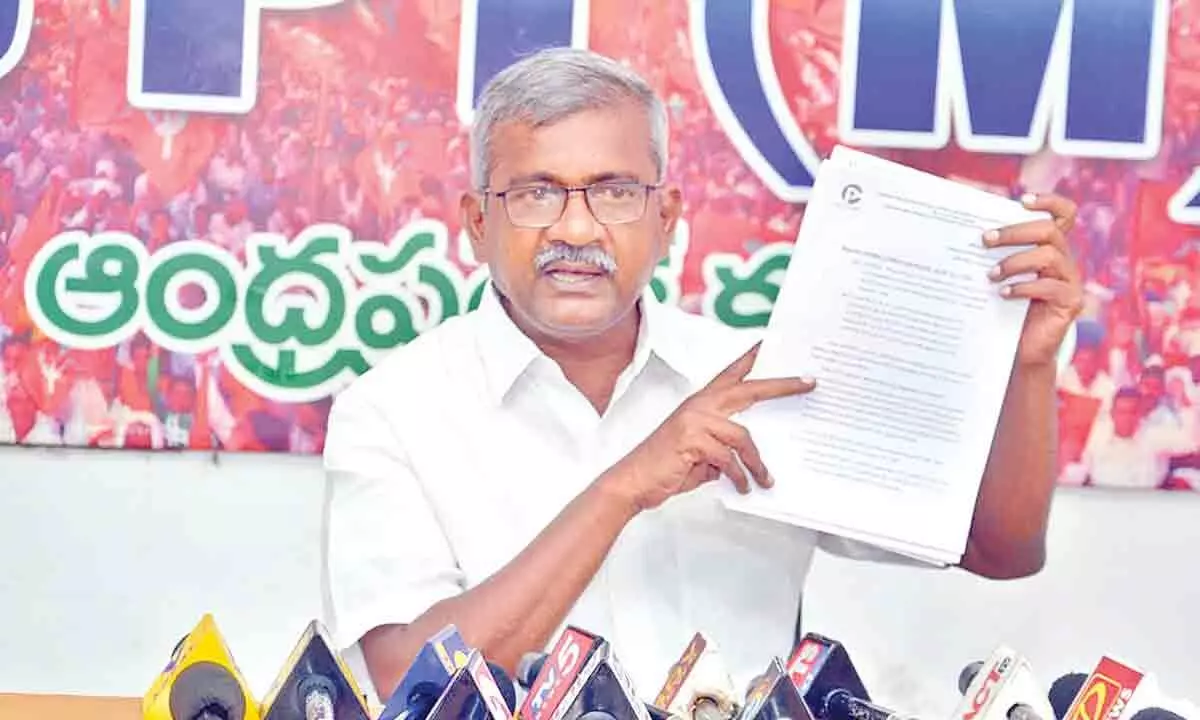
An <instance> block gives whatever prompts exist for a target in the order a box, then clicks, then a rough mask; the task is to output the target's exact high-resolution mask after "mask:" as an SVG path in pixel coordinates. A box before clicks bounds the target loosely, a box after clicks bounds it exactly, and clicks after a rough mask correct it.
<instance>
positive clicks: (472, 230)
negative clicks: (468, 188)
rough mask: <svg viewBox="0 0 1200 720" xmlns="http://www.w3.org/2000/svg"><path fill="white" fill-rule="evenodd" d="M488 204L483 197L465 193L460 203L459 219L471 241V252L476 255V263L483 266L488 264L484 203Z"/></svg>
mask: <svg viewBox="0 0 1200 720" xmlns="http://www.w3.org/2000/svg"><path fill="white" fill-rule="evenodd" d="M486 202H487V200H485V199H484V197H483V196H482V195H477V194H476V193H474V192H465V193H463V196H462V199H461V200H460V201H459V203H458V214H459V219H460V220H461V221H462V226H463V227H464V228H465V229H466V231H467V237H469V238H470V239H471V252H473V253H474V254H475V261H476V262H478V263H480V264H481V265H482V264H484V263H486V262H487V247H486V246H485V245H484V242H483V225H484V203H486Z"/></svg>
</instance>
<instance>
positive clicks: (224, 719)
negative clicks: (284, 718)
mask: <svg viewBox="0 0 1200 720" xmlns="http://www.w3.org/2000/svg"><path fill="white" fill-rule="evenodd" d="M142 717H143V718H144V720H259V712H258V705H257V704H256V703H255V702H254V697H253V696H252V695H251V694H250V691H249V689H248V688H247V687H246V681H245V678H243V677H242V673H241V671H239V670H238V668H237V665H236V664H235V663H234V662H233V657H232V655H231V654H230V652H229V648H228V646H227V645H226V644H225V639H224V638H223V637H222V636H221V631H220V630H218V629H217V623H216V621H215V620H214V619H213V616H212V615H211V614H207V613H206V614H205V615H204V616H203V617H202V618H200V622H199V623H197V624H196V627H195V628H193V629H192V631H191V632H190V633H188V634H187V635H185V636H184V637H183V639H182V640H180V641H179V643H178V644H177V645H176V646H175V650H174V651H173V652H172V653H171V659H170V660H169V661H168V662H167V665H166V667H164V668H163V670H162V672H161V673H159V675H158V677H157V678H156V679H155V681H154V683H153V684H152V685H151V686H150V689H149V690H147V691H146V695H145V696H144V697H143V698H142Z"/></svg>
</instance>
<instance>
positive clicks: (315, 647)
mask: <svg viewBox="0 0 1200 720" xmlns="http://www.w3.org/2000/svg"><path fill="white" fill-rule="evenodd" d="M260 714H261V715H262V718H263V720H323V719H324V718H330V719H332V718H334V717H336V718H337V719H338V720H371V714H370V712H369V711H368V710H367V705H366V701H365V700H364V698H363V693H362V691H361V690H360V689H359V687H358V684H357V683H356V682H355V681H354V677H353V676H352V675H351V674H350V670H349V668H347V667H346V664H345V663H344V662H343V661H342V659H341V657H340V656H339V655H338V654H337V653H335V652H334V651H333V643H332V642H330V640H329V633H328V632H326V630H325V628H324V627H323V626H322V625H321V624H320V623H319V622H317V621H316V620H314V621H312V622H311V623H309V624H308V627H307V628H305V630H304V632H303V633H302V634H301V636H300V640H299V641H298V642H297V643H296V647H295V648H294V649H293V650H292V654H291V655H289V656H288V659H287V662H286V663H285V664H284V666H283V669H282V670H280V672H279V675H278V677H276V679H275V682H274V684H273V685H272V686H271V689H270V690H269V691H268V692H267V696H266V698H264V699H263V703H262V707H261V711H260Z"/></svg>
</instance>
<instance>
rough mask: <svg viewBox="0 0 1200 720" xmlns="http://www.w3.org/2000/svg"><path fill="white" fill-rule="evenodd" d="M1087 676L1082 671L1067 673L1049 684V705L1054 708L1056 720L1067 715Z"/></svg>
mask: <svg viewBox="0 0 1200 720" xmlns="http://www.w3.org/2000/svg"><path fill="white" fill-rule="evenodd" d="M1087 677H1088V676H1087V675H1085V674H1083V673H1068V674H1066V675H1063V676H1062V677H1060V678H1059V679H1057V680H1055V681H1054V682H1053V683H1051V684H1050V693H1049V697H1050V707H1052V708H1054V717H1055V718H1056V720H1063V718H1065V717H1066V716H1067V711H1069V710H1070V709H1071V705H1072V704H1073V703H1074V702H1075V698H1077V697H1079V691H1080V690H1082V689H1083V684H1084V683H1085V682H1087Z"/></svg>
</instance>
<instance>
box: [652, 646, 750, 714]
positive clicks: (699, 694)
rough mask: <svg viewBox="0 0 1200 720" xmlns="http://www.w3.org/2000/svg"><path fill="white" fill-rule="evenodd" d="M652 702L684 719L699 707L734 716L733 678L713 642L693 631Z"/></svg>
mask: <svg viewBox="0 0 1200 720" xmlns="http://www.w3.org/2000/svg"><path fill="white" fill-rule="evenodd" d="M654 704H655V706H657V707H659V708H662V709H664V710H666V711H668V712H670V713H672V714H674V715H678V716H679V717H683V718H691V717H693V716H694V715H695V714H696V711H697V710H699V709H700V708H701V706H705V707H708V708H709V709H710V713H709V714H713V713H714V712H715V714H718V715H720V716H722V717H733V715H734V714H735V713H736V712H737V709H738V703H737V698H736V692H735V691H734V689H733V679H732V678H731V677H730V676H729V670H728V669H727V668H726V667H725V662H724V660H723V659H722V658H721V654H720V652H719V651H718V650H717V647H716V644H715V643H713V642H712V641H711V640H709V639H708V638H707V637H705V636H704V634H703V633H696V634H695V635H694V636H693V637H692V641H691V642H690V643H688V646H687V647H686V648H685V649H684V651H683V655H681V656H680V658H679V661H678V662H676V663H675V664H674V665H673V666H671V669H670V671H668V673H667V680H666V682H665V683H664V684H663V687H662V690H660V691H659V693H658V696H657V697H656V698H655V700H654Z"/></svg>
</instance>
